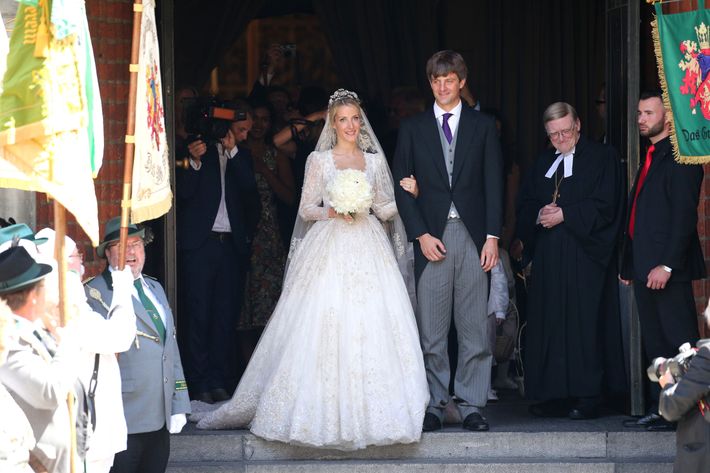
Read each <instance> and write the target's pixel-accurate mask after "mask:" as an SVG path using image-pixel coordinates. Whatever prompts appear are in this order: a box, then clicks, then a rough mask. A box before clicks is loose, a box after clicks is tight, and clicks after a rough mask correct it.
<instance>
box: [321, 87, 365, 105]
mask: <svg viewBox="0 0 710 473" xmlns="http://www.w3.org/2000/svg"><path fill="white" fill-rule="evenodd" d="M344 99H351V100H354V101H356V102H357V103H358V104H359V103H360V98H359V97H358V96H357V94H356V93H355V92H351V91H349V90H345V89H338V90H336V91H335V92H333V95H331V96H330V99H329V100H328V106H329V107H330V106H332V105H333V104H334V103H335V102H339V101H342V100H344Z"/></svg>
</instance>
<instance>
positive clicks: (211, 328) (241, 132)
mask: <svg viewBox="0 0 710 473" xmlns="http://www.w3.org/2000/svg"><path fill="white" fill-rule="evenodd" d="M236 108H238V109H239V110H240V111H245V112H246V117H245V119H243V120H239V121H234V122H231V124H230V125H229V129H228V130H226V134H225V135H224V136H221V137H219V136H218V137H213V138H214V141H215V142H210V139H209V138H208V137H204V136H198V137H197V139H194V140H192V141H191V142H189V143H188V145H187V154H188V156H187V157H188V159H189V166H188V167H187V168H186V169H183V170H178V172H177V175H176V181H177V186H176V187H177V224H178V233H177V239H178V241H177V243H178V250H179V252H180V253H179V256H180V260H181V275H180V277H181V279H182V283H183V284H182V286H181V287H182V291H183V294H181V297H182V299H183V301H184V303H183V305H182V310H184V311H185V313H184V315H183V316H182V317H181V318H182V319H183V320H185V321H186V322H187V333H186V334H185V335H184V336H185V345H184V349H186V350H184V351H185V353H184V358H185V371H186V374H187V380H188V385H189V387H190V393H191V398H192V399H193V400H199V401H203V402H208V403H212V402H215V401H224V400H227V399H229V397H230V395H229V392H228V389H231V388H232V387H233V385H234V384H235V380H234V377H235V376H234V374H232V371H233V369H234V366H235V361H236V351H235V321H236V320H237V316H238V312H239V310H240V307H241V304H242V297H243V293H244V278H245V274H246V269H247V264H248V261H249V242H250V240H251V235H253V233H254V230H255V228H256V223H257V219H258V215H259V195H258V193H257V190H256V181H255V178H254V172H253V169H252V166H251V159H249V155H248V153H249V151H248V150H246V149H243V148H241V147H238V143H241V142H243V141H244V140H246V137H247V133H248V132H249V130H250V129H251V127H252V115H251V110H250V109H249V108H248V106H247V105H246V104H245V103H240V104H237V107H236ZM240 118H241V117H240Z"/></svg>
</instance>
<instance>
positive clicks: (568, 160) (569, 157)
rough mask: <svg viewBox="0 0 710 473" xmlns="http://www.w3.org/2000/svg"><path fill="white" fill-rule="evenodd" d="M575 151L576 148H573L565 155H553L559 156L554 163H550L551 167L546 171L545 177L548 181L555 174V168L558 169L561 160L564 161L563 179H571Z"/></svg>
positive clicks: (556, 152)
mask: <svg viewBox="0 0 710 473" xmlns="http://www.w3.org/2000/svg"><path fill="white" fill-rule="evenodd" d="M575 149H576V146H575V147H574V148H572V149H571V150H570V151H569V152H568V153H565V154H562V153H560V152H559V151H555V154H557V155H559V156H557V159H555V162H554V163H552V166H550V169H548V170H547V173H546V174H545V177H546V178H548V179H549V178H551V177H552V176H554V175H555V173H556V172H557V168H558V167H559V165H560V163H561V162H562V160H564V162H565V177H571V176H572V164H573V162H574V150H575Z"/></svg>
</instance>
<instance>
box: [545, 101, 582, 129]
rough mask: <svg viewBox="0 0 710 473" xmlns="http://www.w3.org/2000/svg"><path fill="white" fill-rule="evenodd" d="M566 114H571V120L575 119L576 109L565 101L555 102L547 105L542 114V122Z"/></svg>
mask: <svg viewBox="0 0 710 473" xmlns="http://www.w3.org/2000/svg"><path fill="white" fill-rule="evenodd" d="M568 115H572V120H573V121H575V122H576V121H577V119H578V116H577V110H575V109H574V107H573V106H572V105H570V104H568V103H567V102H555V103H553V104H552V105H550V106H548V107H547V108H546V109H545V112H544V113H543V114H542V124H543V125H545V124H547V123H548V122H551V121H552V120H557V119H559V118H563V117H566V116H568Z"/></svg>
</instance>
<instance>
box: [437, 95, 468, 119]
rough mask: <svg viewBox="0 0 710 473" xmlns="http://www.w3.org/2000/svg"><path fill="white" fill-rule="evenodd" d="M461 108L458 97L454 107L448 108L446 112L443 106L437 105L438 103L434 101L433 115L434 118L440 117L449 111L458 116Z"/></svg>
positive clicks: (461, 104) (461, 103)
mask: <svg viewBox="0 0 710 473" xmlns="http://www.w3.org/2000/svg"><path fill="white" fill-rule="evenodd" d="M462 108H463V102H461V99H459V103H458V105H456V106H455V107H454V108H452V109H451V110H449V111H448V112H447V111H446V110H444V109H443V108H441V107H439V104H438V103H436V102H434V116H435V117H436V118H441V116H442V115H443V114H445V113H450V114H452V115H455V116H457V117H458V116H460V115H461V109H462Z"/></svg>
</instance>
